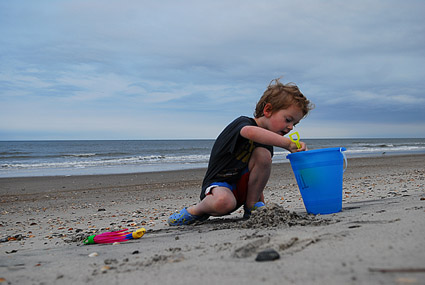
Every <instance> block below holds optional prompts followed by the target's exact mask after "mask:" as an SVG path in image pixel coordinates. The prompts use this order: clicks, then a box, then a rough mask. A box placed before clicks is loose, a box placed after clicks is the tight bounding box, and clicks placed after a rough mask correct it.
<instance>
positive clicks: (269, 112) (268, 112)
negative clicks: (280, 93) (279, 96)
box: [263, 103, 273, 118]
mask: <svg viewBox="0 0 425 285" xmlns="http://www.w3.org/2000/svg"><path fill="white" fill-rule="evenodd" d="M272 111H273V108H272V104H270V103H267V104H266V105H265V106H264V109H263V114H264V117H266V118H270V117H271V115H272Z"/></svg>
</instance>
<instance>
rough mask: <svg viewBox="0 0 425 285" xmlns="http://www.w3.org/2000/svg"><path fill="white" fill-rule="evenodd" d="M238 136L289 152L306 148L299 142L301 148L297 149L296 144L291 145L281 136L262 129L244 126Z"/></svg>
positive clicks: (290, 142)
mask: <svg viewBox="0 0 425 285" xmlns="http://www.w3.org/2000/svg"><path fill="white" fill-rule="evenodd" d="M240 134H241V136H243V137H244V138H247V139H249V140H252V141H254V142H257V143H261V144H265V145H272V146H277V147H281V148H284V149H286V150H289V151H290V152H297V151H304V150H307V147H306V145H305V143H304V142H300V144H301V148H300V149H298V148H297V146H296V144H295V143H293V142H292V141H291V140H290V139H288V138H285V137H284V136H281V135H279V134H276V133H274V132H271V131H269V130H266V129H263V128H261V127H256V126H245V127H243V128H242V129H241V131H240Z"/></svg>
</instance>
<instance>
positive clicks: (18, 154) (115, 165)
mask: <svg viewBox="0 0 425 285" xmlns="http://www.w3.org/2000/svg"><path fill="white" fill-rule="evenodd" d="M303 141H304V142H306V143H307V145H308V148H309V149H310V150H312V149H320V148H328V147H345V148H346V149H347V151H346V152H345V153H346V155H347V158H350V157H364V156H369V157H373V156H382V155H387V156H388V155H400V154H415V153H425V139H423V138H417V139H406V138H402V139H398V138H397V139H305V140H303ZM213 143H214V140H72V141H0V177H26V176H29V177H34V176H57V175H66V176H69V175H92V174H113V173H136V172H152V171H166V170H178V169H194V168H204V167H207V164H208V159H209V154H210V151H211V148H212V146H213ZM288 153H289V152H287V151H285V150H283V149H279V148H275V155H274V157H273V162H274V163H282V162H287V163H289V161H288V160H287V159H286V155H287V154H288Z"/></svg>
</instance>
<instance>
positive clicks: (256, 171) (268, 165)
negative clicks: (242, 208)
mask: <svg viewBox="0 0 425 285" xmlns="http://www.w3.org/2000/svg"><path fill="white" fill-rule="evenodd" d="M271 169H272V157H271V154H270V151H268V150H267V149H266V148H263V147H257V148H255V149H254V152H253V153H252V155H251V158H250V160H249V171H250V173H249V181H248V193H247V197H246V203H245V204H246V207H247V208H248V209H251V208H252V207H253V206H254V204H255V203H257V202H258V201H263V202H264V195H263V190H264V188H265V187H266V184H267V181H269V178H270V173H271Z"/></svg>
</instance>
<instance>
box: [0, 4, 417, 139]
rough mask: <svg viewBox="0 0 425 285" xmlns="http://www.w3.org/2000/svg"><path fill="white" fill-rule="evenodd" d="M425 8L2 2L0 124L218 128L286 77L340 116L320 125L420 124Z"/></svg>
mask: <svg viewBox="0 0 425 285" xmlns="http://www.w3.org/2000/svg"><path fill="white" fill-rule="evenodd" d="M424 13H425V2H423V1H408V2H406V3H404V2H403V3H402V2H400V1H379V0H378V1H352V2H341V1H312V0H311V1H302V2H293V1H277V0H276V1H275V0H272V1H263V2H259V1H251V0H248V1H244V2H243V3H242V4H241V2H240V1H188V0H184V1H178V2H176V1H171V0H166V1H156V2H155V1H135V0H126V1H121V2H120V3H119V4H117V3H113V2H107V3H105V2H104V1H103V2H102V1H98V0H90V1H82V0H75V1H65V2H63V1H62V2H51V1H37V2H34V3H33V2H28V1H25V2H23V1H19V0H17V1H3V2H0V35H1V37H0V57H1V60H0V100H1V101H2V102H3V104H1V106H0V133H1V132H3V133H5V132H6V130H7V131H8V133H9V134H11V131H12V130H13V129H16V130H21V134H22V136H24V133H25V132H26V133H28V134H29V135H28V138H33V137H34V136H35V134H37V133H39V134H40V136H41V135H42V134H43V133H44V134H48V135H46V136H53V137H55V138H61V137H64V136H66V131H64V132H61V130H65V129H68V130H69V133H72V136H73V137H74V138H79V137H84V138H88V137H89V138H97V137H98V136H99V137H100V136H101V137H105V134H106V133H108V131H109V133H114V132H117V130H119V135H121V136H122V138H127V137H132V138H134V137H135V136H136V134H138V133H142V131H141V130H142V129H141V128H143V129H144V130H145V131H144V132H143V133H148V135H146V136H149V137H151V138H155V137H158V138H184V137H192V136H193V134H194V133H195V134H198V135H199V136H200V137H203V138H204V137H208V138H212V137H215V136H216V130H219V129H220V127H218V126H217V125H218V124H223V125H225V124H227V123H228V122H229V121H231V120H232V119H233V118H235V117H236V116H239V115H251V114H252V111H253V109H254V107H255V103H256V102H257V100H258V99H259V97H260V96H261V94H262V92H263V91H264V89H265V88H266V86H267V84H268V83H269V82H270V80H271V79H273V78H277V77H280V76H282V75H283V76H284V77H283V79H282V81H292V82H295V83H296V84H297V85H299V87H300V89H301V90H302V92H303V93H304V94H305V95H306V96H307V97H308V98H309V99H311V100H312V101H313V102H314V103H315V105H316V109H315V110H313V111H312V113H311V115H310V116H309V117H308V118H307V119H306V120H305V121H306V122H307V121H313V120H315V121H318V122H319V123H318V125H320V122H326V123H324V124H323V125H325V126H329V125H330V122H332V121H336V122H339V123H341V124H337V125H338V129H336V128H335V127H322V128H321V133H320V135H321V136H322V135H325V136H326V134H332V135H334V134H338V130H339V131H340V132H341V135H343V134H345V133H346V129H345V128H344V125H350V126H354V125H356V124H361V125H364V124H368V125H369V126H370V128H373V129H374V130H375V131H374V132H375V133H377V134H379V133H380V132H382V133H383V132H384V131H383V130H384V129H386V128H387V127H388V126H390V125H392V124H394V125H399V124H404V123H407V124H412V127H410V128H403V129H406V130H410V131H411V134H412V135H414V134H417V133H420V131H418V130H419V128H420V127H421V126H422V124H421V123H422V122H423V121H424V120H425V117H424V115H423V109H424V107H425V101H424V100H425V94H424V92H423V90H425V84H424V82H425V81H424V79H425V70H424V69H423V66H425V57H424V50H425V38H424V37H422V36H420V35H423V34H425V20H424V18H423V15H424ZM34 108H38V109H39V110H40V111H35V110H34ZM24 110H25V111H24ZM43 112H44V113H46V114H45V115H44V116H43ZM141 114H143V115H141ZM148 114H149V115H148ZM18 115H19V117H17V116H18ZM36 116H39V117H38V118H40V119H36V118H35V117H36ZM150 116H152V118H151V117H150ZM123 118H125V119H123ZM162 118H169V120H171V121H173V122H178V124H177V123H172V124H171V123H169V122H167V120H165V119H162ZM52 121H54V122H58V123H54V124H53V123H52ZM114 121H115V122H118V123H117V124H115V123H114ZM140 121H149V122H151V124H149V125H146V124H141V123H140ZM59 122H60V124H61V125H62V128H61V127H59V125H60V124H59ZM83 122H85V123H83ZM198 122H203V123H205V126H203V128H201V126H196V124H197V123H198ZM342 122H344V123H347V124H342ZM120 124H121V125H125V127H124V126H122V127H119V126H118V125H120ZM161 124H163V125H161ZM380 124H382V127H379V126H380ZM169 125H173V129H168V127H166V126H169ZM302 125H303V124H301V125H300V126H302ZM152 126H153V127H152ZM191 126H192V128H193V130H195V129H196V130H197V131H195V132H191ZM384 126H385V127H384ZM415 126H416V127H415ZM223 127H224V126H223ZM415 128H416V129H415ZM79 129H80V130H81V136H79V135H78V130H79ZM103 129H105V131H104V133H103V131H102V134H100V132H101V131H100V130H103ZM31 130H37V132H34V131H31ZM163 130H166V131H163ZM208 130H211V131H210V132H208ZM415 130H416V131H415ZM15 133H16V132H15ZM55 133H56V134H57V135H56V136H55V135H54V134H55ZM385 133H388V132H387V131H385ZM91 134H92V135H93V137H91ZM311 134H314V135H318V134H317V131H311ZM359 135H361V134H359ZM405 135H408V134H407V133H406V134H405ZM167 136H169V137H167ZM12 137H13V136H3V137H0V139H8V138H12ZM20 137H21V136H20ZM66 137H67V138H68V137H69V136H66ZM143 137H145V136H143Z"/></svg>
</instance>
